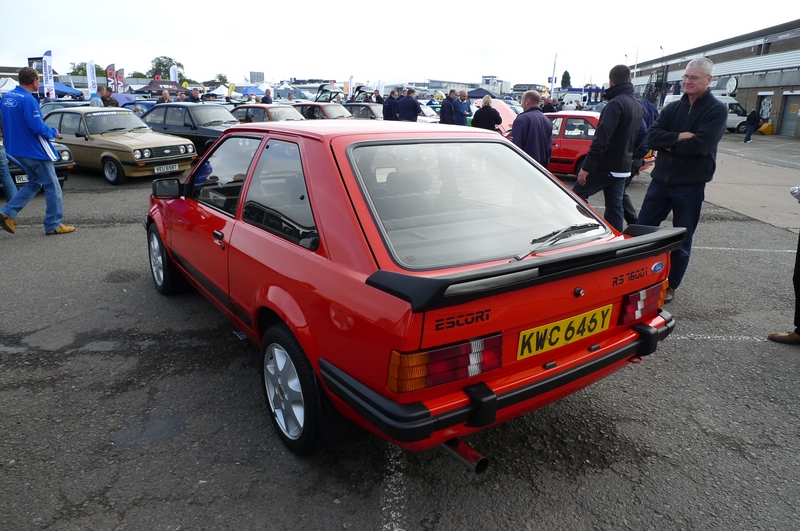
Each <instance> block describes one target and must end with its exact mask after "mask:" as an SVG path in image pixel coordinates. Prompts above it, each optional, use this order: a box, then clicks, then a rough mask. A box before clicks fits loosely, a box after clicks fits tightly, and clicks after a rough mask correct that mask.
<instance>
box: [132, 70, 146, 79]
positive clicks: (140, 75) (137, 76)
mask: <svg viewBox="0 0 800 531" xmlns="http://www.w3.org/2000/svg"><path fill="white" fill-rule="evenodd" d="M128 77H132V78H135V79H147V75H146V74H143V73H141V72H139V71H138V70H137V71H135V72H131V75H129V76H128Z"/></svg>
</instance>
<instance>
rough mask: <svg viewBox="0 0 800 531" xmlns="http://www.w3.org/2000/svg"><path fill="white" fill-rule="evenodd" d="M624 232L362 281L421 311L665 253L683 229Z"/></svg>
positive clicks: (383, 274) (379, 273) (677, 241)
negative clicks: (503, 260)
mask: <svg viewBox="0 0 800 531" xmlns="http://www.w3.org/2000/svg"><path fill="white" fill-rule="evenodd" d="M624 234H626V235H629V236H633V238H628V239H625V240H622V241H616V242H611V243H604V244H601V245H593V246H589V247H584V248H581V249H573V250H567V251H564V252H561V253H557V254H554V255H550V256H545V257H534V258H530V259H527V260H522V261H519V262H518V261H513V262H510V263H508V264H503V265H500V266H496V267H491V268H485V269H481V270H478V271H469V272H466V273H460V274H456V275H447V276H441V277H422V276H417V275H411V274H406V273H397V272H393V271H386V270H380V271H376V272H375V273H373V274H371V275H370V276H369V277H367V280H366V283H367V285H368V286H372V287H374V288H376V289H379V290H381V291H385V292H386V293H390V294H392V295H394V296H395V297H398V298H400V299H402V300H405V301H408V302H409V303H411V310H412V311H413V312H424V311H428V310H433V309H436V308H443V307H445V306H450V305H454V304H462V303H465V302H469V301H472V300H476V299H479V298H483V297H487V296H490V295H497V294H500V293H506V292H509V291H513V290H517V289H521V288H526V287H529V286H535V285H538V284H543V283H546V282H552V281H554V280H560V279H563V278H569V277H573V276H577V275H583V274H586V273H591V272H593V271H599V270H601V269H606V268H608V267H613V266H617V265H620V264H625V263H628V262H633V261H636V260H641V259H643V258H648V257H650V256H656V255H659V254H663V253H667V252H670V251H673V250H675V249H677V248H678V247H680V245H681V243H682V242H683V238H684V237H685V235H686V229H683V228H670V227H648V226H644V225H631V226H629V227H628V228H627V229H626V230H625V232H624Z"/></svg>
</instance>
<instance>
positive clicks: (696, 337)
mask: <svg viewBox="0 0 800 531" xmlns="http://www.w3.org/2000/svg"><path fill="white" fill-rule="evenodd" d="M672 340H677V341H745V342H748V343H764V342H765V341H766V340H767V338H766V336H765V337H753V336H734V335H729V336H724V335H710V334H670V336H669V337H668V338H667V339H666V341H672Z"/></svg>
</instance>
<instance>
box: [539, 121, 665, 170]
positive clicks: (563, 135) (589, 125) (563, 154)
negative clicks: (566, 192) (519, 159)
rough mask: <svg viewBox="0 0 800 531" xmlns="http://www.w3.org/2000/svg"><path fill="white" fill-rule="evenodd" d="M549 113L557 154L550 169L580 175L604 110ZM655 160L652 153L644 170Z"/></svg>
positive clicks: (551, 162) (646, 158)
mask: <svg viewBox="0 0 800 531" xmlns="http://www.w3.org/2000/svg"><path fill="white" fill-rule="evenodd" d="M545 116H547V117H548V118H550V120H552V121H553V154H552V155H551V156H550V164H549V165H548V166H547V169H548V170H550V171H551V172H553V173H561V174H570V175H577V174H579V173H580V171H581V168H582V167H583V160H584V159H585V158H586V155H587V154H588V153H589V146H591V145H592V140H593V139H594V132H595V130H596V129H597V123H598V122H599V121H600V113H599V112H592V111H561V112H548V113H545ZM654 160H655V157H654V156H653V154H652V152H650V153H648V154H647V156H646V157H645V159H644V161H645V164H644V165H643V166H642V167H641V168H640V171H644V170H646V169H647V168H649V167H650V166H652V164H653V161H654Z"/></svg>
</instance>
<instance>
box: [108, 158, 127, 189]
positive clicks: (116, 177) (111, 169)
mask: <svg viewBox="0 0 800 531" xmlns="http://www.w3.org/2000/svg"><path fill="white" fill-rule="evenodd" d="M103 176H104V177H105V178H106V180H107V181H108V182H109V183H111V184H122V183H124V182H125V181H127V180H128V178H127V177H126V176H125V171H124V170H123V169H122V165H121V164H120V163H119V162H117V161H116V160H114V159H111V158H106V159H103Z"/></svg>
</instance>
